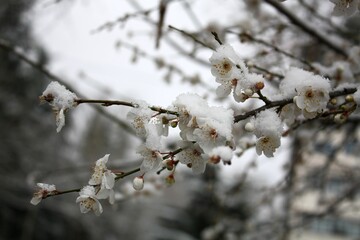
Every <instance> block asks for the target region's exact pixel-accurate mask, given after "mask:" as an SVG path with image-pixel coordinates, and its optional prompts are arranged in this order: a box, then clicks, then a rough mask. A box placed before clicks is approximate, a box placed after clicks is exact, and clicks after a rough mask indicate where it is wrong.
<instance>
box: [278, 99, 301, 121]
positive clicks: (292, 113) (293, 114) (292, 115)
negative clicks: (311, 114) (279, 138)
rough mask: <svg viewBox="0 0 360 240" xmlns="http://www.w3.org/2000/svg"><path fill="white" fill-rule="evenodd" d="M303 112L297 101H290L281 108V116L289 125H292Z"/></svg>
mask: <svg viewBox="0 0 360 240" xmlns="http://www.w3.org/2000/svg"><path fill="white" fill-rule="evenodd" d="M301 113H302V111H301V110H300V109H299V108H298V107H297V106H296V104H295V103H290V104H287V105H285V106H283V107H282V108H281V112H280V117H281V119H282V120H283V121H284V122H285V123H286V124H287V125H288V126H290V125H291V124H293V123H294V122H295V119H296V118H297V117H298V116H299V115H301Z"/></svg>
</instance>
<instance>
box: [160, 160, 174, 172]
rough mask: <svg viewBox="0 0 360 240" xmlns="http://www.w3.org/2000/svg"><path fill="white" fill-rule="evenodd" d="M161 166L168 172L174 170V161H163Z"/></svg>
mask: <svg viewBox="0 0 360 240" xmlns="http://www.w3.org/2000/svg"><path fill="white" fill-rule="evenodd" d="M162 164H163V165H164V167H166V169H167V170H169V171H171V170H173V169H174V161H173V160H164V161H162Z"/></svg>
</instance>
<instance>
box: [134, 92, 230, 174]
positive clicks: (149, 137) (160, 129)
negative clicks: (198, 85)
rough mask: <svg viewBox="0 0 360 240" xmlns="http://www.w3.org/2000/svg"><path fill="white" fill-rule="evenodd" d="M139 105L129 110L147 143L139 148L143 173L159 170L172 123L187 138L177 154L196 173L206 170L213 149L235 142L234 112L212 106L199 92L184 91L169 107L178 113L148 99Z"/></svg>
mask: <svg viewBox="0 0 360 240" xmlns="http://www.w3.org/2000/svg"><path fill="white" fill-rule="evenodd" d="M137 105H138V107H137V108H134V109H132V110H131V111H130V112H129V113H128V118H129V119H130V120H131V121H132V125H133V126H134V128H135V129H136V132H137V134H138V135H139V136H141V137H143V138H145V144H143V145H141V146H139V147H138V149H137V153H138V154H140V155H141V156H142V157H143V161H142V164H141V166H140V170H141V171H142V172H148V171H150V170H156V169H158V168H159V166H160V164H161V163H162V161H163V156H162V154H161V149H162V144H161V137H162V136H167V135H168V127H169V124H171V125H173V126H179V128H180V130H181V131H180V136H181V138H182V140H183V141H184V147H183V149H184V150H183V151H182V152H180V153H179V154H178V155H177V160H179V162H180V163H183V164H186V165H188V166H190V167H191V168H192V170H193V171H194V172H195V173H202V172H204V170H205V166H206V162H207V159H208V158H207V157H209V156H211V155H209V154H211V151H212V150H213V149H214V148H216V147H219V146H227V145H229V144H230V143H231V141H232V124H233V122H234V117H233V111H232V110H227V109H225V108H222V107H210V106H209V105H208V104H207V102H206V101H205V100H204V99H203V98H201V97H200V96H198V95H196V94H181V95H180V96H178V97H177V98H176V100H175V101H174V102H173V106H172V107H171V108H170V109H171V110H172V111H174V112H176V113H177V114H159V113H157V112H156V111H153V110H151V109H150V108H149V105H148V104H146V103H145V102H139V103H137ZM195 142H196V144H194V143H195Z"/></svg>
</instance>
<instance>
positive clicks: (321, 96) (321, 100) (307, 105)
mask: <svg viewBox="0 0 360 240" xmlns="http://www.w3.org/2000/svg"><path fill="white" fill-rule="evenodd" d="M329 90H330V84H329V87H328V88H323V89H317V88H315V87H314V86H306V87H303V88H301V89H298V96H297V97H296V98H295V103H296V105H297V106H298V108H300V109H301V110H306V111H307V112H309V113H313V112H321V111H323V110H324V109H325V108H326V105H327V103H328V101H329V100H330V96H329Z"/></svg>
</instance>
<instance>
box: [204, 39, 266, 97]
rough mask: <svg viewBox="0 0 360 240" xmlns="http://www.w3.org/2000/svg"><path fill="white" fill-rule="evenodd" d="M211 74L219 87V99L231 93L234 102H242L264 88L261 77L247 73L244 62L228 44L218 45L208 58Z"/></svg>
mask: <svg viewBox="0 0 360 240" xmlns="http://www.w3.org/2000/svg"><path fill="white" fill-rule="evenodd" d="M210 63H211V73H212V75H213V76H214V77H216V82H218V83H220V86H219V87H218V88H217V89H216V94H217V95H218V96H219V97H226V96H227V95H229V94H230V92H231V90H232V91H233V96H234V99H235V101H237V102H244V101H245V100H246V99H248V98H250V97H251V96H253V94H254V93H256V92H257V91H259V90H261V89H262V88H263V87H264V78H263V76H262V75H259V74H255V73H249V70H248V68H247V67H246V65H245V63H244V61H243V60H242V59H241V58H240V57H239V56H238V55H237V53H236V52H235V51H234V49H233V48H232V47H231V46H230V45H229V44H224V45H220V46H219V47H218V48H217V49H216V51H215V52H214V53H213V55H212V56H211V57H210Z"/></svg>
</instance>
